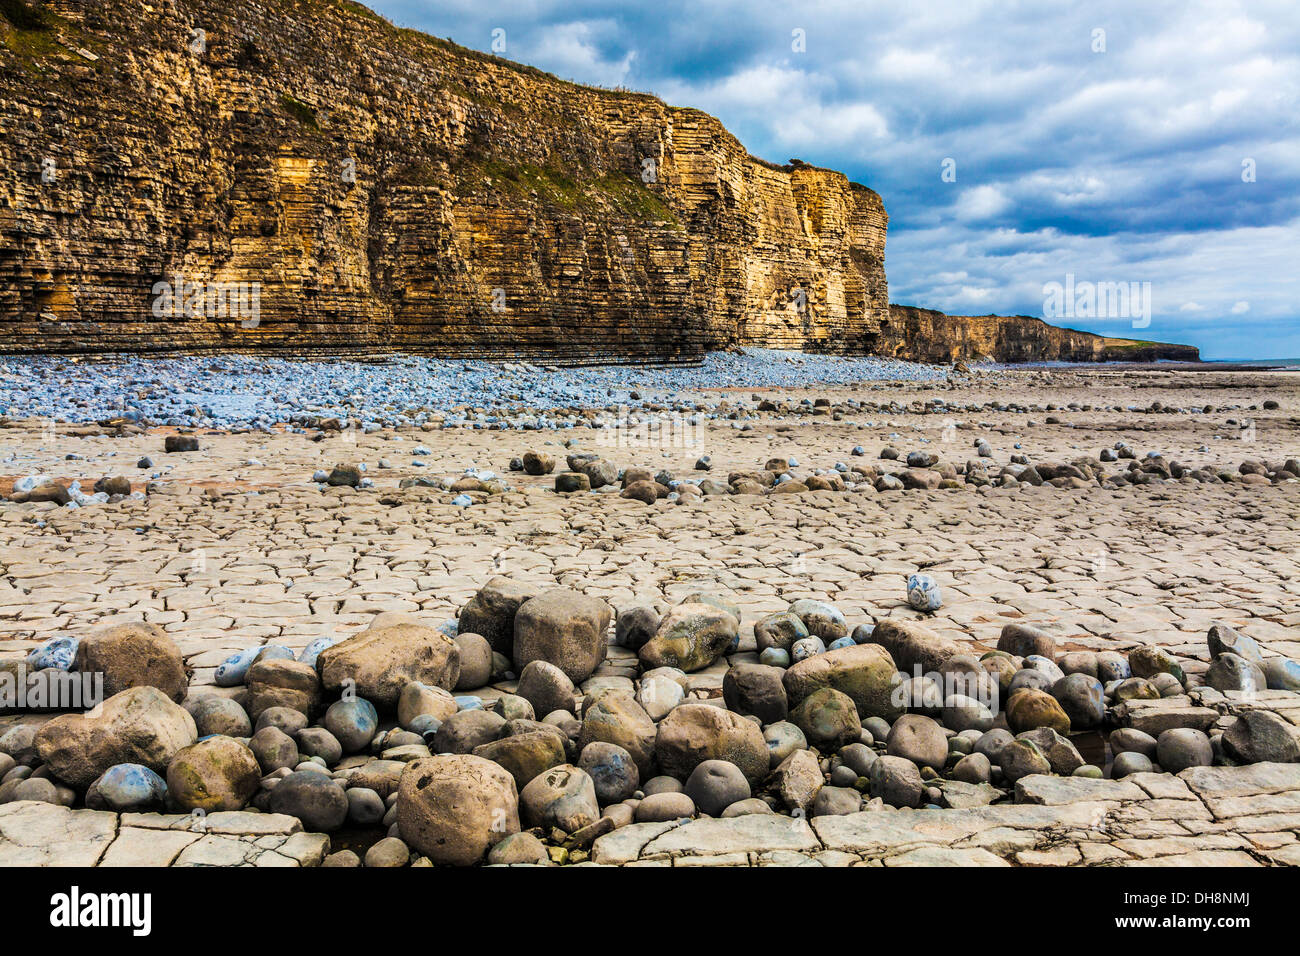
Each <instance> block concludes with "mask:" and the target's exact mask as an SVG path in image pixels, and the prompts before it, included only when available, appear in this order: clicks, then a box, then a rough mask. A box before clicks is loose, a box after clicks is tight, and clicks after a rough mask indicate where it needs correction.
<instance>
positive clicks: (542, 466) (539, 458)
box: [522, 451, 555, 476]
mask: <svg viewBox="0 0 1300 956" xmlns="http://www.w3.org/2000/svg"><path fill="white" fill-rule="evenodd" d="M522 465H523V470H524V473H525V474H529V475H534V476H536V475H549V474H550V473H551V472H553V471H554V470H555V458H554V457H553V456H551V455H548V454H546V453H545V452H536V451H526V452H524V457H523V460H522Z"/></svg>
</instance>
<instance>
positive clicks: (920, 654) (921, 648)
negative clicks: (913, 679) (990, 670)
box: [872, 617, 962, 674]
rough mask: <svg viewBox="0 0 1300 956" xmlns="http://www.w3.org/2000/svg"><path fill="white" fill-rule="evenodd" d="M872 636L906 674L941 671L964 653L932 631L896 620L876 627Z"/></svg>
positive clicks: (886, 621)
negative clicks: (918, 670)
mask: <svg viewBox="0 0 1300 956" xmlns="http://www.w3.org/2000/svg"><path fill="white" fill-rule="evenodd" d="M872 637H874V638H875V640H876V642H877V643H878V644H880V646H881V647H883V648H884V649H885V650H886V651H887V652H888V653H889V656H890V659H892V660H893V662H894V664H895V665H896V666H897V668H898V669H899V670H900V671H902V672H903V673H905V674H906V673H911V672H912V671H914V670H915V669H916V668H917V667H920V669H921V672H922V673H929V672H930V671H937V670H938V669H939V668H940V667H941V666H942V665H943V663H944V661H946V660H948V658H950V657H953V656H955V655H957V654H960V653H962V651H961V649H960V648H959V647H958V645H957V644H956V643H955V642H954V641H951V640H949V639H948V638H946V637H940V636H939V635H938V634H936V633H934V631H931V630H930V629H929V628H927V627H924V626H922V625H920V624H917V623H915V622H913V621H904V620H900V619H897V618H892V617H891V618H885V619H884V620H883V621H880V622H879V623H878V624H876V629H875V631H874V632H873V633H872Z"/></svg>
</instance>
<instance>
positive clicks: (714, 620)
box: [638, 603, 739, 672]
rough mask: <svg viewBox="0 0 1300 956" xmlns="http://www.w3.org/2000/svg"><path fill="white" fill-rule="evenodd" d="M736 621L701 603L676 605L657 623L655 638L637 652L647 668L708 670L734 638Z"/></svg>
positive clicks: (729, 614) (736, 626)
mask: <svg viewBox="0 0 1300 956" xmlns="http://www.w3.org/2000/svg"><path fill="white" fill-rule="evenodd" d="M738 627H739V622H738V621H737V619H736V617H735V616H734V615H732V614H731V613H729V612H727V611H725V610H722V609H719V608H716V607H713V606H711V605H708V604H703V603H693V604H679V605H677V606H676V607H674V608H671V609H670V610H669V611H668V613H667V614H665V615H664V616H663V618H662V619H661V620H660V622H659V629H658V630H657V631H656V632H655V635H654V637H652V638H651V639H650V640H649V641H647V642H646V643H645V644H644V645H642V647H641V649H640V650H639V651H638V656H639V657H640V659H641V663H642V664H643V665H644V666H645V667H647V668H651V667H678V668H680V669H682V670H684V671H687V672H690V671H697V670H701V669H703V668H705V667H708V666H709V665H710V664H712V663H713V662H714V661H716V660H717V659H718V658H719V657H720V656H722V654H723V652H724V651H726V650H727V648H729V647H730V646H731V644H732V642H733V641H735V639H736V634H737V628H738Z"/></svg>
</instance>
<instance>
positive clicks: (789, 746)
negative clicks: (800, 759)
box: [763, 720, 808, 769]
mask: <svg viewBox="0 0 1300 956" xmlns="http://www.w3.org/2000/svg"><path fill="white" fill-rule="evenodd" d="M763 741H764V743H766V744H767V750H768V753H769V754H770V757H771V759H770V761H769V765H770V766H771V767H772V768H773V769H775V768H776V767H777V765H778V764H780V763H781V761H783V760H785V758H786V757H788V756H790V754H792V753H794V752H795V751H796V750H803V749H805V748H806V747H807V746H808V738H807V737H805V736H804V735H803V731H802V730H800V729H799V728H798V727H796V726H795V725H794V724H792V723H790V722H789V721H788V720H780V721H777V722H776V723H774V724H768V725H767V726H766V727H764V728H763Z"/></svg>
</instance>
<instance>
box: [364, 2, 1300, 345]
mask: <svg viewBox="0 0 1300 956" xmlns="http://www.w3.org/2000/svg"><path fill="white" fill-rule="evenodd" d="M368 5H370V6H371V7H372V8H374V9H375V10H377V11H378V12H379V13H381V14H382V15H384V16H386V17H388V18H389V19H390V20H392V21H393V22H394V23H396V24H397V25H399V26H404V27H412V28H415V29H419V30H423V31H425V32H427V33H432V34H435V35H437V36H442V37H450V38H451V39H452V40H454V41H456V42H457V43H460V44H462V45H463V46H468V47H473V48H475V49H479V50H484V51H488V52H494V51H493V42H494V35H495V37H496V42H497V45H498V48H499V47H500V45H501V43H502V42H504V51H501V50H500V49H498V50H497V51H495V52H500V54H501V55H502V56H504V57H506V58H508V59H512V60H516V61H518V62H521V63H527V64H530V65H533V66H537V67H540V68H541V69H543V70H547V71H548V72H551V73H555V74H556V75H558V76H560V77H563V78H565V79H571V80H576V81H578V82H581V83H591V84H598V85H601V86H607V87H615V86H621V87H627V88H630V89H635V90H642V91H647V92H651V93H654V94H656V95H658V96H660V97H661V98H662V99H664V100H665V101H666V102H668V103H670V104H672V105H674V106H693V107H697V108H699V109H703V110H705V111H707V112H709V113H712V114H713V115H715V116H717V117H718V118H719V119H720V120H722V122H723V124H724V125H725V126H726V127H727V128H728V129H729V130H731V132H733V133H734V134H735V135H736V136H737V137H739V139H740V140H741V142H743V143H744V144H745V146H746V148H747V149H748V150H749V151H750V152H751V153H752V154H754V155H755V156H759V157H761V158H763V159H767V160H770V161H773V162H778V163H784V162H786V161H787V160H789V159H791V158H798V159H802V160H804V161H805V162H809V163H812V164H814V165H817V166H827V167H830V168H833V169H839V170H842V171H844V172H845V173H847V174H848V176H849V178H850V179H853V180H855V181H857V182H861V183H864V184H866V185H868V186H870V187H871V188H872V189H875V190H876V191H877V192H878V193H880V195H881V196H882V197H883V199H884V201H885V208H886V210H887V211H888V212H889V215H890V223H889V236H888V242H887V246H886V253H885V269H886V272H887V274H888V278H889V289H890V301H891V302H895V303H901V304H905V305H917V306H922V307H926V308H932V309H939V310H942V311H944V312H948V313H950V314H963V315H984V314H988V313H998V314H1020V315H1034V316H1039V317H1041V318H1045V319H1047V321H1049V322H1052V323H1053V324H1056V325H1067V326H1069V327H1071V328H1079V329H1085V330H1087V331H1092V332H1099V333H1102V334H1106V335H1115V336H1119V337H1125V338H1141V339H1150V340H1156V341H1164V342H1182V343H1187V344H1191V345H1195V346H1198V347H1199V348H1200V349H1201V354H1202V357H1203V358H1207V359H1212V358H1220V359H1222V358H1294V357H1300V7H1297V4H1296V0H1258V2H1246V0H1241V2H1234V0H1213V2H1200V0H1176V2H1164V0H1149V2H1140V0H1138V2H1135V0H1122V2H1110V0H1093V2H1090V3H1088V4H1086V5H1082V4H1066V3H1061V2H1060V0H997V2H984V0H923V2H897V0H896V2H890V3H882V2H876V0H848V2H841V0H820V2H819V0H804V2H801V3H791V2H785V3H769V2H764V0H756V2H748V3H746V2H732V0H709V2H699V0H696V2H690V3H686V2H676V0H665V2H643V3H633V4H620V3H614V2H563V0H554V2H552V0H531V2H529V0H512V2H506V0H370V2H369V4H368ZM1084 6H1086V9H1081V7H1084ZM494 31H504V33H501V32H496V33H495V34H494ZM1146 283H1149V285H1146ZM1053 284H1057V287H1059V288H1054V286H1053ZM1115 284H1123V285H1122V288H1123V289H1124V290H1126V291H1128V292H1129V293H1130V295H1129V297H1128V301H1127V303H1126V302H1125V301H1124V299H1123V298H1122V297H1118V296H1116V295H1115V294H1114V293H1115V291H1116V289H1118V288H1119V286H1117V285H1115ZM1067 285H1068V287H1069V288H1070V289H1071V290H1073V293H1074V297H1075V303H1074V304H1075V306H1076V307H1075V308H1074V309H1073V310H1071V311H1072V314H1070V315H1065V314H1062V312H1063V309H1062V308H1061V305H1062V303H1063V301H1064V299H1065V296H1064V295H1055V296H1054V295H1053V294H1052V293H1053V292H1057V291H1061V290H1063V289H1064V288H1066V287H1067ZM1106 290H1109V292H1110V293H1111V294H1110V295H1101V296H1099V297H1098V298H1097V299H1096V300H1095V301H1096V302H1097V305H1094V306H1093V307H1092V308H1091V309H1089V307H1088V302H1087V298H1088V296H1087V293H1088V292H1089V291H1106Z"/></svg>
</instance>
